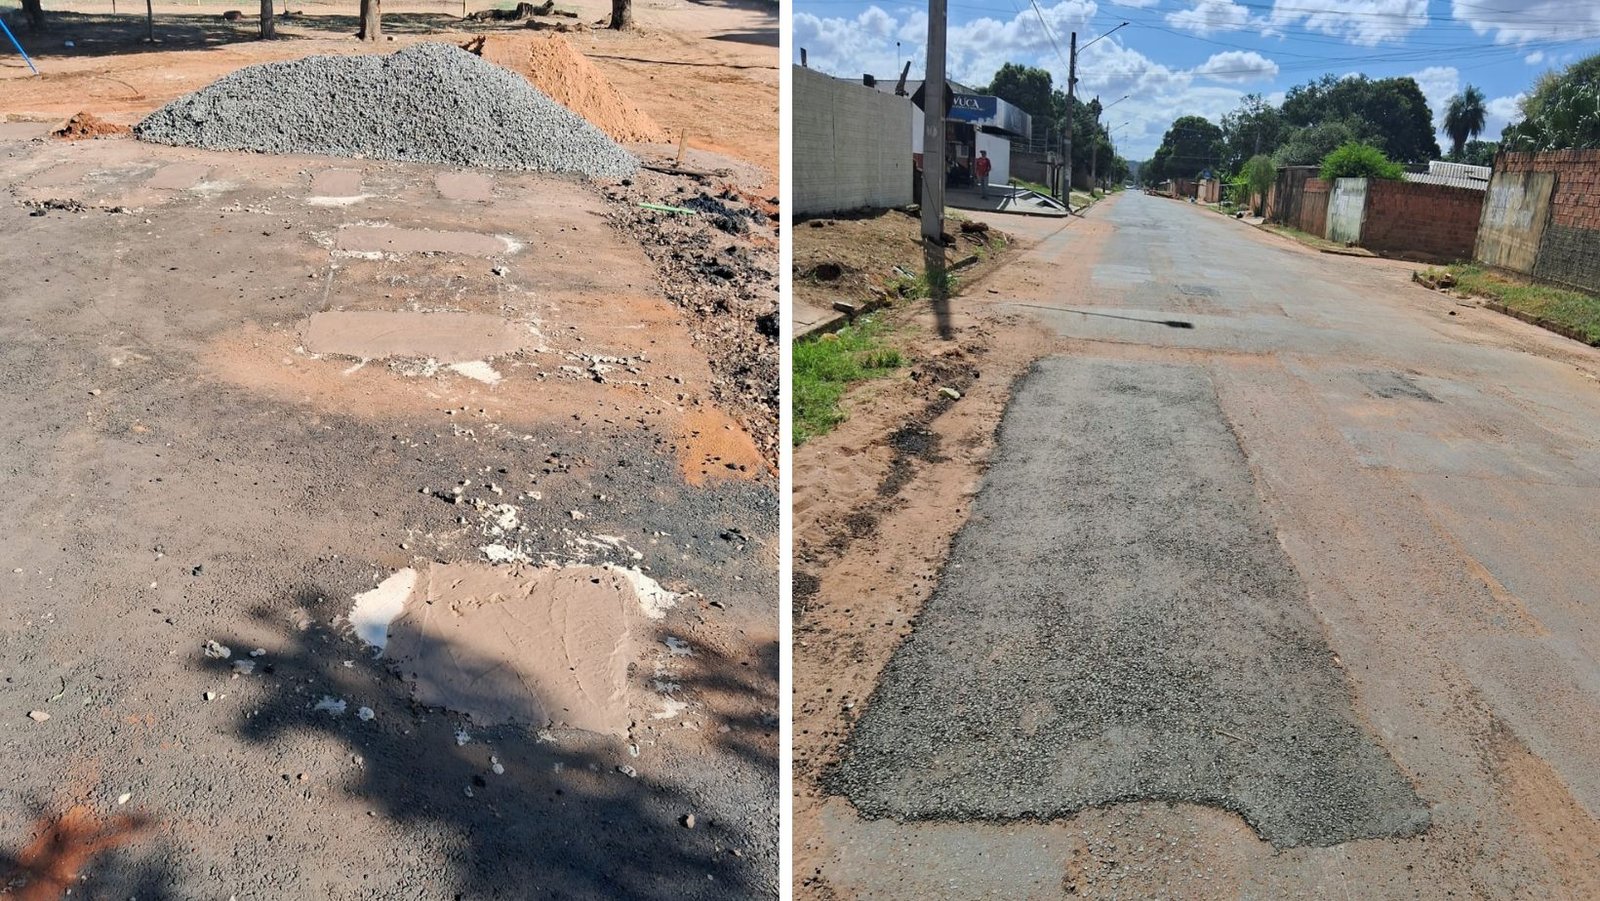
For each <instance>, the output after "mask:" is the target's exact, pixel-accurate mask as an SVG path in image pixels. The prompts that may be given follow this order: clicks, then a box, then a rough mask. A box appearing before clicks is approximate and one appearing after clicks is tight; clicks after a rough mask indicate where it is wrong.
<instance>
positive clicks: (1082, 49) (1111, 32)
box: [1078, 22, 1129, 52]
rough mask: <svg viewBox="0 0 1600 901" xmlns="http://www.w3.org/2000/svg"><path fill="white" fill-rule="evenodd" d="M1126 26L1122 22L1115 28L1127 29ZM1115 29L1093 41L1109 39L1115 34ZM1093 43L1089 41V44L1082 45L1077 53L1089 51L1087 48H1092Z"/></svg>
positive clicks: (1126, 24) (1125, 23)
mask: <svg viewBox="0 0 1600 901" xmlns="http://www.w3.org/2000/svg"><path fill="white" fill-rule="evenodd" d="M1128 24H1129V23H1127V22H1123V23H1122V24H1121V25H1118V26H1117V28H1126V27H1127V26H1128ZM1117 28H1113V29H1111V31H1108V32H1106V33H1105V34H1102V35H1100V37H1098V38H1095V39H1094V41H1098V40H1100V39H1101V38H1108V37H1111V35H1112V34H1113V33H1114V32H1115V31H1116V30H1117ZM1094 41H1090V42H1089V43H1087V44H1084V45H1083V46H1082V47H1079V48H1078V51H1079V52H1082V51H1084V50H1088V49H1089V48H1090V47H1091V46H1093V45H1094Z"/></svg>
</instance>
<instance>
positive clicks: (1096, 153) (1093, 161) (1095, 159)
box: [1089, 94, 1100, 198]
mask: <svg viewBox="0 0 1600 901" xmlns="http://www.w3.org/2000/svg"><path fill="white" fill-rule="evenodd" d="M1099 168H1100V95H1098V94H1096V95H1095V98H1094V128H1093V129H1092V130H1090V132H1089V197H1090V198H1093V197H1094V188H1095V185H1097V184H1099V171H1098V170H1099Z"/></svg>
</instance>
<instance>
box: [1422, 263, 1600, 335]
mask: <svg viewBox="0 0 1600 901" xmlns="http://www.w3.org/2000/svg"><path fill="white" fill-rule="evenodd" d="M1441 272H1448V273H1449V274H1450V275H1451V276H1453V277H1454V278H1455V280H1456V284H1455V290H1457V291H1461V292H1463V293H1466V294H1471V295H1474V296H1477V297H1486V298H1489V299H1490V300H1497V301H1499V302H1500V303H1503V304H1505V305H1506V306H1507V307H1510V308H1511V309H1513V310H1517V311H1519V312H1522V313H1526V314H1528V315H1530V316H1533V317H1535V318H1537V319H1543V320H1548V321H1550V322H1553V323H1555V324H1557V325H1560V326H1562V327H1563V328H1566V329H1568V330H1571V331H1573V332H1576V333H1577V334H1578V335H1581V336H1583V337H1582V338H1581V339H1580V340H1583V341H1586V342H1588V343H1589V344H1592V345H1600V297H1597V296H1595V295H1593V294H1585V293H1583V292H1582V291H1573V290H1570V289H1567V288H1557V287H1554V286H1552V285H1545V284H1539V283H1537V282H1532V281H1528V280H1525V279H1519V278H1517V277H1516V276H1513V275H1510V274H1507V273H1501V272H1495V271H1493V270H1491V269H1486V268H1484V267H1483V266H1479V265H1477V264H1474V263H1452V264H1450V265H1449V266H1445V267H1443V268H1442V269H1440V268H1429V269H1427V270H1424V271H1423V272H1422V273H1421V275H1422V277H1423V278H1432V280H1433V281H1435V282H1437V281H1438V276H1439V274H1440V273H1441Z"/></svg>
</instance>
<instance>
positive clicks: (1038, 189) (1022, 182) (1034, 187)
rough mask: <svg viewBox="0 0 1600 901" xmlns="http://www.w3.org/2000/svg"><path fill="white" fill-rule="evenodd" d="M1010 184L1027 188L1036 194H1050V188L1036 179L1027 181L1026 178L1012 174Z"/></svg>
mask: <svg viewBox="0 0 1600 901" xmlns="http://www.w3.org/2000/svg"><path fill="white" fill-rule="evenodd" d="M1011 184H1013V185H1015V186H1016V187H1019V188H1027V189H1028V190H1030V191H1033V192H1034V193H1036V194H1043V195H1044V196H1046V197H1049V196H1050V189H1049V188H1047V187H1045V186H1044V185H1041V184H1039V183H1038V182H1036V181H1028V180H1027V179H1026V178H1016V177H1014V176H1013V177H1012V179H1011Z"/></svg>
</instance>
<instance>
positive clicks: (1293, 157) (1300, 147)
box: [1272, 121, 1356, 166]
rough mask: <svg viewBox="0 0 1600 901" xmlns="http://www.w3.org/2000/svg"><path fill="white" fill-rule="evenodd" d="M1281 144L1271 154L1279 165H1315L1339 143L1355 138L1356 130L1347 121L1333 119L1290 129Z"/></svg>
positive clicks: (1335, 148) (1345, 142) (1337, 146)
mask: <svg viewBox="0 0 1600 901" xmlns="http://www.w3.org/2000/svg"><path fill="white" fill-rule="evenodd" d="M1286 137H1287V139H1286V140H1285V142H1284V144H1283V146H1281V147H1279V148H1278V149H1277V150H1276V151H1274V152H1273V154H1272V161H1273V162H1275V163H1277V164H1278V165H1280V166H1316V165H1320V164H1321V163H1322V160H1323V158H1324V157H1326V156H1327V155H1328V154H1330V153H1332V152H1334V151H1335V150H1337V149H1339V147H1340V146H1341V145H1344V144H1348V143H1350V142H1351V141H1354V140H1356V131H1355V129H1354V128H1352V127H1351V126H1350V124H1349V123H1347V122H1342V121H1333V122H1323V123H1321V124H1318V125H1311V126H1307V127H1305V128H1295V129H1290V130H1289V131H1288V133H1287V136H1286Z"/></svg>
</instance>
